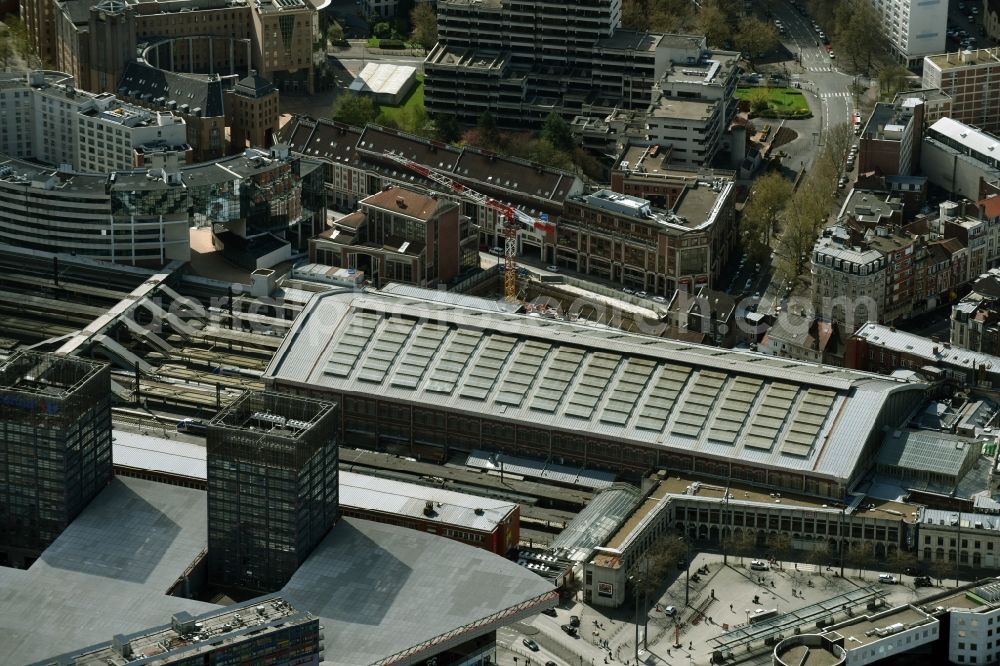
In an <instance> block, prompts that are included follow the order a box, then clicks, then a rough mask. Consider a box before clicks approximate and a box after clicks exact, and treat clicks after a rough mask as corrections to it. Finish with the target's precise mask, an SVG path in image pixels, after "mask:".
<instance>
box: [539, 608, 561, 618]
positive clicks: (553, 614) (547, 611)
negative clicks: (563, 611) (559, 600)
mask: <svg viewBox="0 0 1000 666" xmlns="http://www.w3.org/2000/svg"><path fill="white" fill-rule="evenodd" d="M542 612H543V613H545V614H546V615H548V616H549V617H556V616H557V615H559V614H558V613H556V609H555V608H546V609H545V610H543V611H542Z"/></svg>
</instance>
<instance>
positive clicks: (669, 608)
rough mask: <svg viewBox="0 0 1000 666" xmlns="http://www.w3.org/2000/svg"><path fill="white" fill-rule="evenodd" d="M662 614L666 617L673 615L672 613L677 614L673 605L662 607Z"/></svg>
mask: <svg viewBox="0 0 1000 666" xmlns="http://www.w3.org/2000/svg"><path fill="white" fill-rule="evenodd" d="M663 614H664V615H666V616H667V617H673V616H674V615H677V609H676V608H674V607H673V606H667V607H666V608H664V609H663Z"/></svg>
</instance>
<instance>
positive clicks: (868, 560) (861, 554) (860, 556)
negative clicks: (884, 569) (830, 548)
mask: <svg viewBox="0 0 1000 666" xmlns="http://www.w3.org/2000/svg"><path fill="white" fill-rule="evenodd" d="M848 556H849V560H850V562H851V566H854V567H856V568H857V570H858V578H863V577H864V571H865V570H866V569H870V568H871V567H872V565H874V564H875V563H876V562H878V558H877V557H876V556H875V545H874V544H872V543H865V544H862V545H861V547H860V548H852V549H851V550H850V552H849V553H848Z"/></svg>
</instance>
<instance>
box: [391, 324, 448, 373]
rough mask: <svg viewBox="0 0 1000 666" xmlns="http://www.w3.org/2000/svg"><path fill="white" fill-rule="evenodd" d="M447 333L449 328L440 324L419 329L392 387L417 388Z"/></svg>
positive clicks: (425, 325)
mask: <svg viewBox="0 0 1000 666" xmlns="http://www.w3.org/2000/svg"><path fill="white" fill-rule="evenodd" d="M447 333H448V327H447V326H440V325H438V324H424V325H423V326H421V327H419V328H418V329H417V335H416V337H415V338H414V339H413V344H411V345H410V348H409V350H407V352H406V354H404V355H403V360H402V361H401V362H400V364H399V367H398V369H397V370H396V374H395V376H394V377H393V378H392V385H393V386H397V387H399V388H408V389H415V388H417V386H418V385H419V384H420V380H421V379H422V378H423V376H424V373H425V372H426V371H427V366H428V365H429V364H430V362H431V358H433V357H434V353H435V352H436V351H437V350H438V347H440V346H441V341H442V340H444V338H445V335H447Z"/></svg>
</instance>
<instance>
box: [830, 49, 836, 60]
mask: <svg viewBox="0 0 1000 666" xmlns="http://www.w3.org/2000/svg"><path fill="white" fill-rule="evenodd" d="M836 57H837V56H836V55H834V53H833V51H830V60H833V59H834V58H836Z"/></svg>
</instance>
